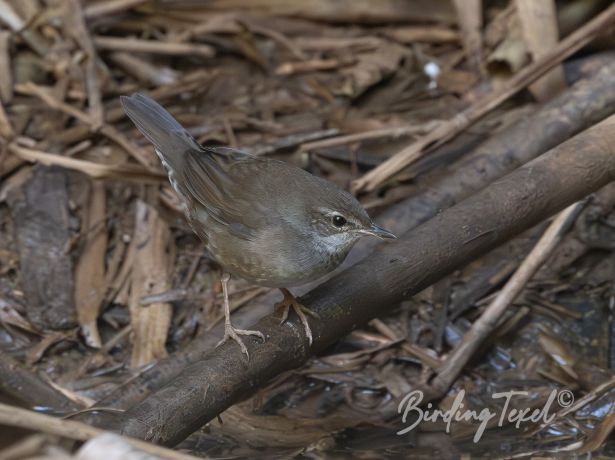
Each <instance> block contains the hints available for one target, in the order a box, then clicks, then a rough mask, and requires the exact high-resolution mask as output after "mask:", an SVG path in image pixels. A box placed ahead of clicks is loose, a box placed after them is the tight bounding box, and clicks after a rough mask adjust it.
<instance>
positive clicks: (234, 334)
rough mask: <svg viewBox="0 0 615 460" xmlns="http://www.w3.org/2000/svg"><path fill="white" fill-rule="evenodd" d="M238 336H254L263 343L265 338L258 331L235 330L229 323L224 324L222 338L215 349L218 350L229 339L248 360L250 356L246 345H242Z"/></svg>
mask: <svg viewBox="0 0 615 460" xmlns="http://www.w3.org/2000/svg"><path fill="white" fill-rule="evenodd" d="M240 335H254V336H256V337H260V339H261V340H262V341H263V342H264V341H265V336H264V335H263V333H262V332H260V331H250V330H247V329H236V328H234V327H233V326H232V325H231V324H230V323H226V324H225V326H224V337H223V338H222V340H220V341H219V342H218V344H217V345H216V348H218V347H219V346H220V345H222V344H223V343H225V342H226V341H227V340H229V339H231V340H234V341H235V342H237V344H238V345H239V348H241V352H242V353H243V354H244V355H246V358H247V359H248V360H249V359H250V354H249V353H248V349H247V348H246V344H245V343H243V340H242V339H241V337H239V336H240Z"/></svg>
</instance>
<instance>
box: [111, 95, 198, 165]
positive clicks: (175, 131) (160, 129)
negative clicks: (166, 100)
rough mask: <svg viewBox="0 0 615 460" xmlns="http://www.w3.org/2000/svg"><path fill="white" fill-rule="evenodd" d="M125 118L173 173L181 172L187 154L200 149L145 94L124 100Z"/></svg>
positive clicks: (195, 142) (163, 109)
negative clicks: (188, 151)
mask: <svg viewBox="0 0 615 460" xmlns="http://www.w3.org/2000/svg"><path fill="white" fill-rule="evenodd" d="M120 101H121V103H122V106H123V107H124V111H125V112H126V115H128V117H129V118H130V119H131V120H132V122H133V123H134V124H135V126H136V127H137V128H138V129H139V131H141V133H142V134H143V135H144V136H145V137H146V138H147V140H149V141H150V142H151V143H152V144H154V147H156V150H157V151H158V154H159V155H162V156H163V157H164V159H165V161H166V163H168V166H170V167H171V168H172V169H174V170H178V169H179V168H181V166H182V164H183V161H182V157H183V156H184V153H185V152H186V150H189V149H200V146H199V144H198V143H197V141H196V140H195V139H194V138H193V137H192V136H191V135H190V133H188V131H186V130H185V129H184V128H183V127H182V125H180V124H179V123H178V121H177V120H176V119H175V118H173V116H172V115H171V114H170V113H169V112H168V111H167V110H166V109H165V108H164V107H162V106H161V105H160V104H158V103H157V102H156V101H154V100H153V99H150V98H149V97H147V96H144V95H142V94H138V93H136V94H133V95H132V96H121V97H120Z"/></svg>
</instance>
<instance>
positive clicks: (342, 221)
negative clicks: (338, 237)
mask: <svg viewBox="0 0 615 460" xmlns="http://www.w3.org/2000/svg"><path fill="white" fill-rule="evenodd" d="M332 220H333V225H335V226H336V227H337V228H341V227H343V226H344V225H346V218H345V217H344V216H340V215H339V214H336V215H335V216H333V219H332Z"/></svg>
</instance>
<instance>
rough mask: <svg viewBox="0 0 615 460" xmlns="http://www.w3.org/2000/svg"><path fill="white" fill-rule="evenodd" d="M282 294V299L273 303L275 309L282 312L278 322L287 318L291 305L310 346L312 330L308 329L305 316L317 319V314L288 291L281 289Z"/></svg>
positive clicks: (281, 322) (282, 321)
mask: <svg viewBox="0 0 615 460" xmlns="http://www.w3.org/2000/svg"><path fill="white" fill-rule="evenodd" d="M282 292H283V294H284V299H283V300H282V301H281V302H279V303H277V304H276V305H275V309H276V310H281V312H282V314H281V317H280V324H283V323H284V322H285V321H286V320H287V319H288V312H289V310H290V308H291V307H292V309H293V311H294V312H295V313H296V314H297V316H298V317H299V319H300V320H301V323H302V324H303V329H304V330H305V335H306V337H307V339H308V343H309V344H310V346H311V345H312V341H313V338H312V330H311V329H310V323H309V322H308V319H307V317H308V316H311V317H312V318H316V319H318V318H319V316H318V314H317V313H316V312H314V311H312V310H310V309H309V308H307V307H306V306H305V305H302V304H301V303H299V302H298V301H297V299H295V297H293V296H292V295H291V294H290V293H287V292H284V291H282Z"/></svg>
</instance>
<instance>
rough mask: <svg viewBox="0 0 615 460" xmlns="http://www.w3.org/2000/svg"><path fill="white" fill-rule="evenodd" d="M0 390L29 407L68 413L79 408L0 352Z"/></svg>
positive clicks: (21, 365) (10, 357)
mask: <svg viewBox="0 0 615 460" xmlns="http://www.w3.org/2000/svg"><path fill="white" fill-rule="evenodd" d="M0 390H1V391H2V393H5V394H7V395H10V396H12V397H13V398H15V399H17V400H19V401H21V402H22V403H25V404H27V405H29V406H31V407H34V406H38V407H41V408H45V410H49V409H52V410H55V411H61V412H68V411H74V410H77V409H80V407H79V406H78V405H77V404H76V403H74V402H73V401H71V400H70V399H68V398H67V397H66V396H64V395H63V394H62V393H60V392H59V391H58V390H56V389H55V388H53V387H51V386H50V385H49V384H47V383H46V382H44V381H43V380H41V379H40V378H39V377H38V376H37V375H36V374H34V373H33V372H32V371H30V370H29V369H27V368H26V367H25V366H24V365H23V364H21V363H20V362H18V361H17V360H15V359H13V357H12V356H10V355H8V354H7V353H5V352H3V351H2V350H0Z"/></svg>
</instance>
